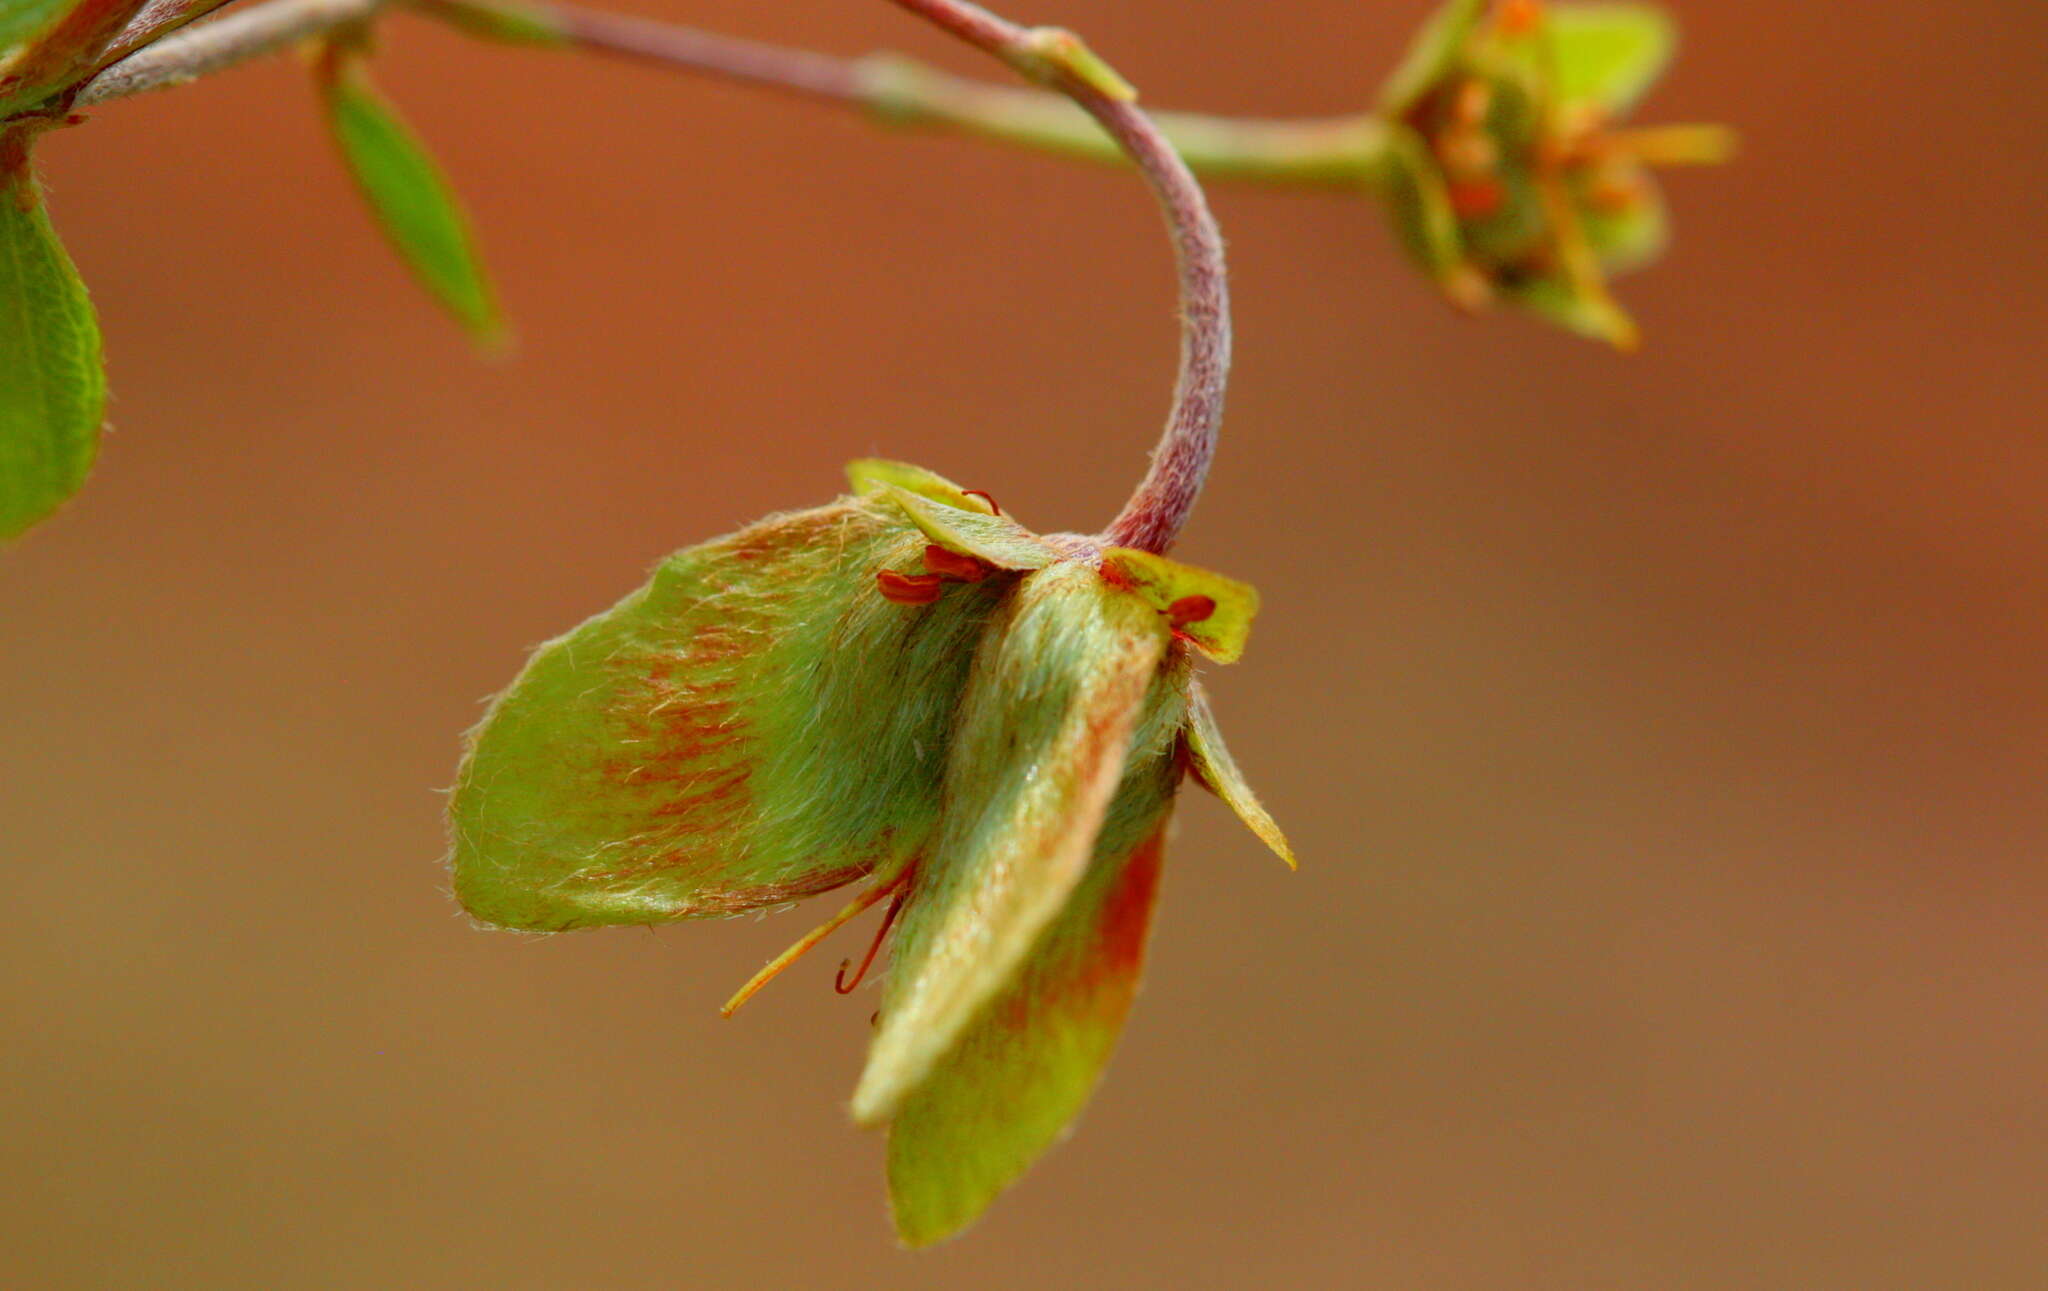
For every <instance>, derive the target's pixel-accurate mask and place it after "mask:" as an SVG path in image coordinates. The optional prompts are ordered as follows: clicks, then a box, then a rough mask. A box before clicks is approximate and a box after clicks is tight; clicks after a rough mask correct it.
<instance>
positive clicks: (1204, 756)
mask: <svg viewBox="0 0 2048 1291" xmlns="http://www.w3.org/2000/svg"><path fill="white" fill-rule="evenodd" d="M1181 738H1182V740H1183V741H1185V742H1186V745H1187V751H1188V766H1189V769H1190V770H1192V771H1193V772H1194V773H1195V780H1196V782H1197V783H1199V784H1200V785H1201V786H1202V787H1203V788H1204V789H1207V790H1208V791H1209V792H1210V793H1213V794H1215V795H1216V796H1217V797H1218V798H1221V799H1222V800H1223V802H1224V805H1225V806H1227V807H1229V808H1230V809H1231V810H1232V811H1234V812H1236V813H1237V818H1238V819H1239V820H1241V821H1243V822H1244V824H1245V828H1247V829H1249V830H1251V831H1252V833H1254V834H1257V835H1258V836H1259V841H1260V842H1262V843H1264V844H1265V845H1266V846H1268V847H1270V848H1272V849H1273V854H1274V855H1275V856H1277V857H1279V858H1280V859H1281V860H1283V861H1285V862H1287V868H1288V869H1290V870H1291V869H1295V868H1297V864H1296V862H1295V859H1294V849H1293V848H1292V847H1289V846H1288V845H1287V835H1285V834H1283V833H1281V832H1280V826H1279V825H1278V824H1277V823H1275V821H1274V820H1273V815H1272V813H1271V812H1269V811H1267V810H1266V808H1265V804H1263V803H1261V802H1260V801H1259V796H1258V795H1257V794H1255V793H1253V792H1252V787H1251V786H1250V785H1249V784H1247V783H1245V778H1244V773H1243V772H1242V771H1239V770H1238V769H1237V759H1235V758H1233V757H1231V756H1230V749H1229V747H1228V746H1226V745H1225V744H1224V743H1223V732H1222V731H1221V730H1219V729H1217V726H1216V715H1215V714H1214V713H1212V712H1211V711H1209V695H1208V692H1206V691H1204V690H1203V689H1202V684H1201V683H1200V682H1196V683H1194V684H1193V685H1192V686H1191V687H1189V695H1188V725H1187V730H1185V731H1184V732H1182V734H1181Z"/></svg>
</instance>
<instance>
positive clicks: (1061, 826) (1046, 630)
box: [853, 561, 1177, 1125]
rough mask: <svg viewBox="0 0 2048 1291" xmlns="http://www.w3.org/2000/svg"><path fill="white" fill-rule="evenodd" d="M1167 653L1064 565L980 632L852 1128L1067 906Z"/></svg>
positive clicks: (906, 1091) (932, 1055)
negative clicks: (937, 828)
mask: <svg viewBox="0 0 2048 1291" xmlns="http://www.w3.org/2000/svg"><path fill="white" fill-rule="evenodd" d="M1168 642H1169V637H1168V634H1167V631H1166V628H1165V625H1164V623H1163V622H1162V621H1161V620H1160V618H1159V616H1158V615H1156V614H1154V613H1153V612H1152V611H1151V610H1150V608H1148V607H1147V606H1146V605H1145V604H1144V603H1143V602H1141V601H1139V600H1138V599H1137V598H1135V597H1131V596H1128V595H1124V594H1121V593H1119V592H1118V591H1117V590H1116V589H1114V588H1112V587H1110V586H1108V585H1107V584H1106V583H1104V582H1103V580H1102V578H1101V576H1100V575H1099V574H1097V573H1096V571H1095V570H1093V569H1090V568H1088V567H1086V566H1085V565H1082V564H1079V563H1077V562H1072V561H1062V562H1060V563H1058V564H1054V565H1051V566H1048V567H1047V568H1045V569H1041V570H1038V571H1036V572H1035V573H1032V574H1029V575H1027V576H1025V578H1024V579H1023V581H1022V582H1020V583H1019V584H1017V587H1016V590H1015V591H1014V592H1013V593H1012V595H1011V597H1010V598H1009V600H1008V602H1007V603H1006V606H1005V612H1004V613H1003V614H1002V615H1000V616H999V617H997V618H996V619H994V620H992V621H991V622H990V624H989V626H988V628H987V629H986V632H985V634H984V636H983V639H982V641H981V643H980V645H979V647H978V649H977V654H976V659H975V665H974V672H973V676H972V678H971V679H970V681H969V682H968V686H967V689H966V692H965V694H964V696H963V697H962V700H961V705H960V716H959V721H958V725H957V729H956V731H955V734H954V737H953V746H952V750H951V753H950V754H949V756H948V761H947V768H946V783H945V819H944V823H943V825H942V826H941V832H940V835H939V837H938V839H937V840H936V842H935V843H934V845H933V846H932V847H931V849H930V850H929V851H928V852H927V853H925V854H924V855H923V856H921V857H920V858H919V860H918V862H917V869H916V870H915V872H914V873H913V874H912V876H911V880H910V882H911V888H910V895H909V897H908V899H907V900H906V902H905V904H904V909H903V917H902V920H901V922H900V923H899V925H898V931H897V940H896V944H895V947H894V950H893V952H892V955H891V960H892V968H891V970H890V974H889V983H888V990H887V993H886V994H885V996H884V999H883V1004H882V1011H881V1020H880V1023H879V1025H878V1027H877V1029H876V1032H875V1037H874V1041H873V1044H872V1046H871V1047H870V1049H869V1051H868V1062H867V1068H866V1070H865V1071H863V1072H862V1074H861V1079H860V1084H859V1087H858V1088H857V1089H856V1090H855V1091H854V1096H853V1115H854V1119H855V1120H857V1121H858V1122H860V1123H861V1124H864V1125H874V1124H879V1123H880V1122H882V1121H885V1120H887V1119H889V1117H891V1116H892V1115H894V1114H895V1112H896V1110H897V1108H898V1107H899V1106H900V1105H901V1104H902V1103H903V1100H904V1099H905V1098H906V1097H908V1096H909V1095H910V1093H911V1092H912V1091H913V1090H915V1089H916V1087H917V1086H918V1085H919V1084H920V1083H922V1082H923V1081H924V1079H925V1077H926V1076H927V1075H929V1074H930V1072H931V1070H932V1068H933V1064H935V1063H936V1062H937V1061H938V1060H939V1059H940V1057H942V1056H943V1055H944V1054H945V1053H946V1051H947V1050H949V1049H951V1048H952V1047H953V1044H954V1043H955V1042H956V1041H957V1040H958V1039H959V1037H960V1035H961V1033H962V1032H963V1031H964V1030H965V1029H966V1027H967V1026H968V1024H969V1023H970V1022H972V1021H973V1019H974V1016H975V1014H976V1013H977V1012H978V1011H979V1010H980V1009H981V1008H982V1006H983V1005H985V1004H987V1002H988V1001H989V999H990V998H991V997H993V996H994V995H995V994H996V993H997V992H999V991H1001V990H1002V989H1003V988H1004V987H1006V986H1007V985H1008V984H1009V982H1010V981H1011V979H1012V977H1013V976H1014V975H1015V973H1016V971H1017V968H1018V965H1019V964H1020V963H1021V962H1022V961H1023V959H1024V956H1025V955H1026V953H1027V952H1029V950H1030V949H1031V946H1032V943H1033V942H1035V941H1036V940H1037V938H1038V936H1039V934H1040V933H1042V932H1043V931H1044V930H1045V928H1046V926H1047V925H1048V924H1049V923H1051V922H1052V920H1053V919H1054V918H1055V917H1056V916H1057V915H1058V914H1059V912H1060V910H1061V909H1062V908H1063V907H1064V906H1065V905H1066V903H1067V898H1068V897H1069V896H1070V895H1071V894H1072V893H1073V891H1074V888H1075V886H1076V885H1077V884H1078V883H1079V882H1080V880H1081V878H1082V875H1083V874H1084V873H1085V871H1086V869H1087V865H1088V859H1089V857H1090V856H1091V855H1092V854H1093V852H1094V846H1095V840H1096V835H1097V833H1098V831H1099V829H1100V827H1101V825H1102V821H1103V817H1104V814H1105V813H1106V812H1107V811H1108V808H1109V804H1110V799H1111V796H1112V794H1113V792H1114V791H1115V789H1116V786H1117V783H1118V781H1119V779H1120V778H1121V776H1122V773H1123V769H1124V765H1125V760H1126V756H1127V754H1128V753H1129V752H1130V750H1131V747H1132V739H1133V736H1134V734H1140V733H1141V732H1140V731H1139V726H1140V723H1139V718H1140V716H1141V710H1142V709H1144V708H1146V707H1147V705H1146V703H1145V700H1146V696H1147V693H1148V690H1149V689H1150V688H1151V687H1152V685H1153V683H1154V681H1155V678H1156V677H1157V675H1158V673H1159V670H1160V663H1161V660H1162V659H1163V658H1164V657H1165V656H1166V653H1167V646H1168ZM1176 724H1177V723H1176ZM1146 725H1147V726H1148V727H1157V726H1158V723H1156V722H1155V723H1147V724H1146ZM1142 734H1144V735H1145V736H1146V737H1147V738H1148V739H1151V740H1152V741H1153V742H1155V743H1158V742H1160V741H1159V736H1158V735H1157V733H1156V731H1152V730H1147V731H1145V732H1142ZM1166 738H1168V739H1170V738H1171V736H1170V732H1169V733H1168V734H1167V736H1166Z"/></svg>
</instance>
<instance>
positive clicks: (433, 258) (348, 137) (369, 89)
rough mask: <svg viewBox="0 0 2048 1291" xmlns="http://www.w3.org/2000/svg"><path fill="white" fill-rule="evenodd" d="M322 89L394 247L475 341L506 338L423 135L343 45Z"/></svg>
mask: <svg viewBox="0 0 2048 1291" xmlns="http://www.w3.org/2000/svg"><path fill="white" fill-rule="evenodd" d="M320 94H321V100H322V102H323V104H324V105H325V107H326V111H327V123H328V126H329V128H330V129H331V130H332V131H333V134H334V140H335V143H336V144H338V145H339V146H340V148H341V155H342V158H343V159H344V160H345V161H346V162H347V163H348V167H349V170H350V172H351V173H352V174H353V175H354V176H355V180H356V185H357V187H359V188H360V189H361V190H362V193H363V196H364V198H365V199H366V200H367V201H368V202H369V204H370V210H371V212H372V213H373V214H374V215H375V216H376V218H377V223H378V225H379V226H380V227H382V228H383V230H384V233H385V236H386V237H388V238H389V239H390V240H391V245H392V246H393V247H394V248H396V249H397V251H398V254H399V255H400V257H402V258H403V259H404V260H405V262H406V264H407V265H408V266H410V267H411V269H412V271H413V273H414V275H415V276H416V277H418V279H419V280H420V282H421V283H422V284H423V285H424V286H425V287H426V288H427V290H428V291H430V292H432V293H433V295H434V298H435V299H437V300H439V301H440V302H441V304H442V305H443V306H445V307H446V308H447V310H448V312H449V313H451V314H453V315H454V316H455V317H456V319H457V320H458V321H459V322H460V323H461V324H462V325H463V326H464V327H465V328H467V329H468V330H469V333H470V335H471V336H472V337H474V338H475V339H476V341H477V343H478V344H480V345H483V346H486V347H495V346H498V345H500V344H502V343H503V341H504V339H505V325H504V320H503V319H502V318H501V317H500V315H499V313H498V305H497V298H496V294H495V293H494V292H493V291H492V289H491V285H490V281H489V279H488V277H487V276H486V275H485V273H484V269H483V263H482V261H481V260H480V259H479V258H478V256H477V252H476V247H475V244H474V239H473V238H472V237H471V234H470V229H469V221H468V219H467V217H466V216H465V215H464V214H463V211H462V207H461V204H460V203H459V202H458V201H457V200H456V197H455V193H454V191H453V190H452V189H451V188H449V186H448V182H447V181H446V180H445V179H444V178H443V177H442V175H441V170H440V168H439V167H438V166H437V165H435V164H434V159H433V158H432V157H431V156H429V155H428V153H427V151H426V148H425V147H424V146H423V145H422V144H421V142H420V140H419V138H418V136H416V135H415V134H414V133H413V132H412V130H411V129H410V128H408V127H407V126H406V124H405V122H404V120H403V119H402V118H400V117H399V115H398V113H397V112H396V111H395V110H393V108H392V107H391V105H390V104H389V103H387V102H386V101H385V100H384V98H383V96H382V95H380V94H379V93H378V92H377V90H376V88H375V87H374V86H373V85H371V83H370V81H369V79H368V77H367V75H366V74H365V73H364V71H363V69H362V66H361V63H360V60H358V59H356V58H355V57H353V56H351V55H349V54H347V53H345V52H343V51H340V50H330V51H329V53H328V54H327V56H326V57H325V58H324V59H323V60H322V63H321V75H320Z"/></svg>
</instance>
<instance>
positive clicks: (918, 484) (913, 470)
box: [846, 457, 996, 515]
mask: <svg viewBox="0 0 2048 1291" xmlns="http://www.w3.org/2000/svg"><path fill="white" fill-rule="evenodd" d="M846 479H847V482H848V483H849V484H851V485H852V486H853V491H854V492H855V493H859V494H861V495H863V496H866V495H870V494H875V493H880V492H882V491H883V490H884V489H886V488H888V487H889V486H891V485H894V486H895V487H897V488H899V489H903V490H906V491H908V492H911V493H915V494H917V495H918V496H919V497H926V498H930V499H931V500H932V501H934V502H943V503H945V504H946V505H947V506H949V507H958V508H959V509H960V510H962V511H979V512H980V513H981V514H983V515H994V514H995V512H996V507H995V504H994V503H993V502H990V501H989V500H988V499H987V498H985V497H982V496H981V495H980V494H978V493H969V492H968V491H967V490H965V489H963V488H961V487H960V486H959V485H957V484H955V483H953V481H951V480H949V479H947V478H946V477H945V476H943V475H940V474H939V473H938V472H936V471H927V470H926V469H924V467H922V466H912V465H911V464H910V463H909V462H892V461H890V460H889V459H888V458H886V457H863V458H859V459H857V460H855V461H851V462H848V463H847V464H846Z"/></svg>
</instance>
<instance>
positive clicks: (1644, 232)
mask: <svg viewBox="0 0 2048 1291" xmlns="http://www.w3.org/2000/svg"><path fill="white" fill-rule="evenodd" d="M1621 173H1622V174H1624V175H1626V177H1627V179H1628V181H1629V183H1630V187H1631V191H1632V192H1633V193H1634V194H1635V200H1634V201H1633V202H1631V203H1630V204H1629V205H1627V206H1625V207H1623V208H1621V209H1618V210H1616V209H1607V208H1603V207H1602V206H1600V205H1599V204H1598V203H1596V202H1593V201H1590V200H1587V199H1585V198H1584V197H1581V198H1580V199H1579V201H1578V207H1579V216H1580V218H1581V219H1582V220H1583V221H1584V222H1585V225H1586V241H1587V242H1588V243H1589V244H1591V246H1592V248H1593V253H1594V254H1595V255H1597V256H1599V257H1600V267H1601V269H1603V270H1605V271H1606V272H1607V273H1609V274H1621V273H1628V272H1630V271H1631V270H1634V269H1640V268H1642V267H1643V266H1644V265H1647V264H1650V263H1651V262H1653V261H1655V260H1656V259H1657V257H1659V256H1661V255H1663V254H1664V249H1665V247H1667V246H1668V245H1669V244H1670V242H1671V221H1670V218H1669V217H1668V216H1667V215H1666V213H1665V210H1664V194H1663V192H1662V191H1661V190H1660V189H1659V188H1658V187H1657V181H1656V180H1655V179H1654V178H1652V177H1651V175H1650V172H1649V170H1648V168H1646V167H1642V166H1628V167H1626V169H1625V170H1622V171H1621Z"/></svg>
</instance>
